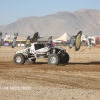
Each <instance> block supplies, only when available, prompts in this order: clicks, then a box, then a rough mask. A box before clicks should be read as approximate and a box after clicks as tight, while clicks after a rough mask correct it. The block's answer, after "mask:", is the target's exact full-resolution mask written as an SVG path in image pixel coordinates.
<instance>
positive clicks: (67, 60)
mask: <svg viewBox="0 0 100 100" xmlns="http://www.w3.org/2000/svg"><path fill="white" fill-rule="evenodd" d="M69 59H70V57H69V54H68V53H65V56H64V57H60V64H67V63H68V62H69Z"/></svg>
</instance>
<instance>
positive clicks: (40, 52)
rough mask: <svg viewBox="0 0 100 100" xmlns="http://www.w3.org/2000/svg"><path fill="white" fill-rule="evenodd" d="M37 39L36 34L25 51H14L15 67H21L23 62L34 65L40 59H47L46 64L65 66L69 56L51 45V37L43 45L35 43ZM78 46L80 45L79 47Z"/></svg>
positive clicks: (64, 51) (63, 50)
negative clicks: (29, 62)
mask: <svg viewBox="0 0 100 100" xmlns="http://www.w3.org/2000/svg"><path fill="white" fill-rule="evenodd" d="M38 38H39V35H38V32H37V33H35V34H34V36H33V38H31V39H30V40H31V44H30V46H29V47H26V48H25V49H22V50H18V51H16V53H15V55H14V57H13V61H14V63H15V64H17V65H23V64H24V63H25V61H31V63H35V61H36V59H39V58H42V59H44V58H45V59H47V61H48V64H50V65H58V64H64V65H66V64H67V63H68V61H69V59H70V57H69V54H68V53H67V52H66V50H65V49H63V48H57V47H55V46H53V45H52V36H50V37H49V39H48V41H47V42H46V43H45V44H44V43H38V42H35V41H37V39H38ZM79 46H80V45H79Z"/></svg>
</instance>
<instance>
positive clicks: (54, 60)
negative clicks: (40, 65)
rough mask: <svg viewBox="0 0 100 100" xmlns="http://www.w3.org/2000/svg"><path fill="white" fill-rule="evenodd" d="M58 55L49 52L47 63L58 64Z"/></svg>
mask: <svg viewBox="0 0 100 100" xmlns="http://www.w3.org/2000/svg"><path fill="white" fill-rule="evenodd" d="M58 63H59V57H58V56H57V55H56V54H50V55H49V57H48V64H50V65H58Z"/></svg>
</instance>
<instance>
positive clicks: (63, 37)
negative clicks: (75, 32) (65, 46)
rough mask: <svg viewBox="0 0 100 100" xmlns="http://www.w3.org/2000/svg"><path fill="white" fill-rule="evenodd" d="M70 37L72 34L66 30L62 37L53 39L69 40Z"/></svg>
mask: <svg viewBox="0 0 100 100" xmlns="http://www.w3.org/2000/svg"><path fill="white" fill-rule="evenodd" d="M70 38H71V36H70V35H69V34H67V33H66V32H65V33H64V34H63V35H62V36H61V37H59V38H57V39H53V41H68V40H70Z"/></svg>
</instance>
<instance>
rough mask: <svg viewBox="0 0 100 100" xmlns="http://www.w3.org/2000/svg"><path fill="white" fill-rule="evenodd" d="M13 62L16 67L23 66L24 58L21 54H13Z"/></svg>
mask: <svg viewBox="0 0 100 100" xmlns="http://www.w3.org/2000/svg"><path fill="white" fill-rule="evenodd" d="M13 61H14V63H15V64H17V65H23V64H24V63H25V57H24V55H23V54H21V53H18V54H15V55H14V57H13Z"/></svg>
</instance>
